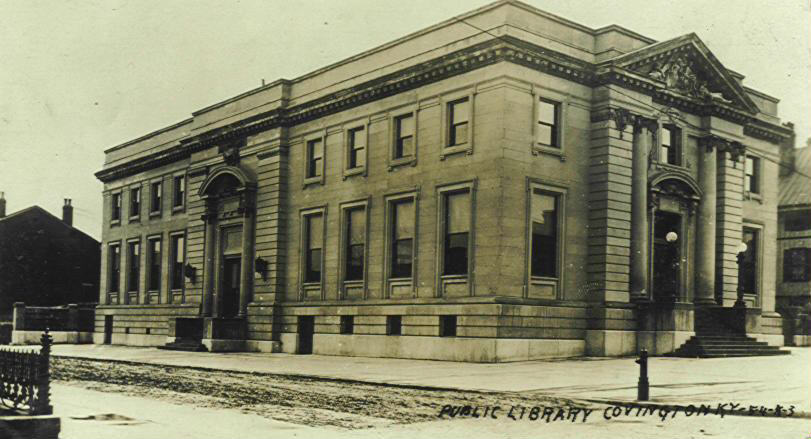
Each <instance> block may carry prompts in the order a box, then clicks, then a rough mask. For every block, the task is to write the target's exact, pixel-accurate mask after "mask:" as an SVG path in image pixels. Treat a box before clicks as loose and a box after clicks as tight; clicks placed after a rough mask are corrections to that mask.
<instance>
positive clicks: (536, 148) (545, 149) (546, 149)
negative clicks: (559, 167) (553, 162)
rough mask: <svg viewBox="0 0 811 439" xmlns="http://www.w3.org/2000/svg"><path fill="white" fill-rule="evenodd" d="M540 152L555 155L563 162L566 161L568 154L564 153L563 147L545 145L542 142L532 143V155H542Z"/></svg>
mask: <svg viewBox="0 0 811 439" xmlns="http://www.w3.org/2000/svg"><path fill="white" fill-rule="evenodd" d="M540 154H545V155H552V156H555V157H557V158H558V160H560V161H561V162H565V161H566V155H565V154H563V150H562V149H561V148H557V147H554V146H549V145H543V144H540V143H536V144H533V145H532V155H535V156H537V155H540Z"/></svg>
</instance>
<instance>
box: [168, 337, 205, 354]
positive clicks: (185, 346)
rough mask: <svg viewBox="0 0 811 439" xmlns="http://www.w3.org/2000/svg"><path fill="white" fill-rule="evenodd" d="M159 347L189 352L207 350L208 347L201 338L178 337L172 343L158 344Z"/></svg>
mask: <svg viewBox="0 0 811 439" xmlns="http://www.w3.org/2000/svg"><path fill="white" fill-rule="evenodd" d="M158 349H166V350H169V351H187V352H206V351H208V348H206V347H205V345H204V344H202V343H200V340H198V339H194V338H178V339H177V340H175V341H173V342H172V343H166V344H165V345H163V346H158Z"/></svg>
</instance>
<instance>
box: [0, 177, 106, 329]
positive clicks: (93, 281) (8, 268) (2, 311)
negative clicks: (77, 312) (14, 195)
mask: <svg viewBox="0 0 811 439" xmlns="http://www.w3.org/2000/svg"><path fill="white" fill-rule="evenodd" d="M5 209H6V200H5V199H4V198H3V194H2V192H0V320H11V315H12V305H13V304H14V302H24V303H25V304H26V305H30V306H53V305H67V304H69V303H86V302H96V300H97V299H98V295H97V291H98V285H99V259H100V255H101V253H100V251H99V250H100V248H99V242H98V241H96V240H95V239H93V238H91V237H90V236H88V235H86V234H85V233H84V232H82V231H81V230H79V229H76V228H74V227H73V225H72V224H73V206H72V205H71V200H69V199H66V200H65V204H64V206H63V208H62V214H63V218H62V219H59V218H57V217H55V216H53V215H51V214H50V213H48V212H47V211H46V210H45V209H43V208H41V207H39V206H32V207H29V208H27V209H23V210H20V211H17V212H14V213H12V214H10V215H8V216H6V212H5Z"/></svg>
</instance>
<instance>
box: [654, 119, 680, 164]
mask: <svg viewBox="0 0 811 439" xmlns="http://www.w3.org/2000/svg"><path fill="white" fill-rule="evenodd" d="M661 136H662V137H661V142H660V145H659V162H660V163H667V164H668V165H676V166H681V129H679V128H677V127H675V126H673V125H664V126H663V127H662V130H661Z"/></svg>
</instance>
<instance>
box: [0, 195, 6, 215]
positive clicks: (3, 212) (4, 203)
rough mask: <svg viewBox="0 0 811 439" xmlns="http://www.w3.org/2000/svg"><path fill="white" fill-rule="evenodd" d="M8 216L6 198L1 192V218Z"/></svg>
mask: <svg viewBox="0 0 811 439" xmlns="http://www.w3.org/2000/svg"><path fill="white" fill-rule="evenodd" d="M5 216H6V198H5V193H3V192H0V218H5Z"/></svg>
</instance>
